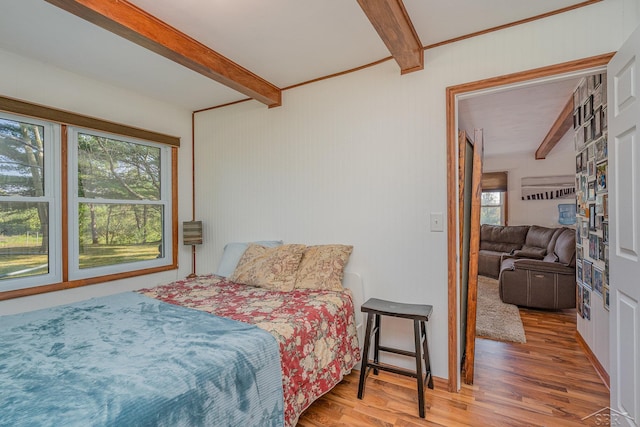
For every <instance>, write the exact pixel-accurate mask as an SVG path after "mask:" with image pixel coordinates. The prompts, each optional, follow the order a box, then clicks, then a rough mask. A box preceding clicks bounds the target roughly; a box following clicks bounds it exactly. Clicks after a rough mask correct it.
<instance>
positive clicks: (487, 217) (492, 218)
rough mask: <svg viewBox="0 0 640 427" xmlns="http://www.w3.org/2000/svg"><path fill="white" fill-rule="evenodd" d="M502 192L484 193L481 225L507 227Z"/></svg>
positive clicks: (503, 194)
mask: <svg viewBox="0 0 640 427" xmlns="http://www.w3.org/2000/svg"><path fill="white" fill-rule="evenodd" d="M504 197H505V193H504V192H502V191H483V192H482V199H481V208H480V224H492V225H505V215H504V203H503V200H504Z"/></svg>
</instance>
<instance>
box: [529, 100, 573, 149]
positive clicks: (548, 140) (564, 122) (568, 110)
mask: <svg viewBox="0 0 640 427" xmlns="http://www.w3.org/2000/svg"><path fill="white" fill-rule="evenodd" d="M572 126H573V95H572V96H571V97H569V101H567V104H566V105H565V106H564V108H563V109H562V111H561V112H560V115H559V116H558V118H557V119H556V121H555V122H553V125H552V126H551V129H550V130H549V133H547V136H545V137H544V139H543V140H542V143H541V144H540V146H539V147H538V149H537V150H536V160H542V159H545V158H546V157H547V155H548V154H549V153H550V152H551V150H553V148H554V147H555V146H556V144H558V142H559V141H560V140H561V139H562V137H563V136H564V135H565V134H566V133H567V131H568V130H569V128H571V127H572Z"/></svg>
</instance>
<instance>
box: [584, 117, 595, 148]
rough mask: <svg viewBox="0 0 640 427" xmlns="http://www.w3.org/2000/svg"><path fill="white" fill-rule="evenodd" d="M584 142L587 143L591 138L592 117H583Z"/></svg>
mask: <svg viewBox="0 0 640 427" xmlns="http://www.w3.org/2000/svg"><path fill="white" fill-rule="evenodd" d="M583 130H584V142H585V144H588V143H589V142H590V141H591V140H592V139H593V119H592V118H590V119H585V122H584V128H583Z"/></svg>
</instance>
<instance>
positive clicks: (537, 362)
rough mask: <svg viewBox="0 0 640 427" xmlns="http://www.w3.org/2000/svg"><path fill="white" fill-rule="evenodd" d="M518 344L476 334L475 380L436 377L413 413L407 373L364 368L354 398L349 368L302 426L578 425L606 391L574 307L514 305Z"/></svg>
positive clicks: (605, 399) (604, 403)
mask: <svg viewBox="0 0 640 427" xmlns="http://www.w3.org/2000/svg"><path fill="white" fill-rule="evenodd" d="M520 314H521V316H522V321H523V323H524V327H525V334H526V337H527V343H526V344H512V343H503V342H497V341H491V340H486V339H477V341H476V366H475V375H476V376H475V382H474V385H473V386H466V385H464V386H463V387H462V390H461V391H460V393H448V392H447V391H446V390H447V385H446V383H445V382H444V381H443V380H438V379H437V378H436V382H435V390H427V391H426V393H425V400H426V405H427V409H426V419H421V418H419V417H418V408H417V396H416V384H415V380H413V379H411V378H407V377H402V376H398V375H395V374H390V373H386V372H381V373H380V375H379V376H378V377H375V376H373V375H371V376H370V377H369V379H368V380H367V387H366V391H365V396H364V399H363V400H358V399H357V397H356V395H357V390H358V375H359V372H357V371H354V372H352V373H351V374H350V375H349V376H347V377H346V378H345V379H344V380H343V381H342V382H341V383H340V384H338V386H336V387H335V388H334V389H333V390H332V391H331V392H329V393H328V394H326V395H325V396H323V397H322V398H321V399H319V400H318V401H317V402H315V403H314V404H313V405H312V406H311V407H309V409H307V410H306V411H305V412H304V413H303V414H302V417H301V418H300V421H299V423H298V426H299V427H305V426H404V427H413V426H436V425H437V426H509V427H517V426H554V427H555V426H584V425H596V423H595V421H596V420H595V419H593V418H592V419H588V420H585V421H582V418H583V417H585V416H587V415H589V414H592V413H594V412H596V411H598V410H600V409H603V408H605V407H608V406H609V391H608V390H607V388H606V386H605V385H604V383H603V382H602V380H601V379H600V377H599V376H598V374H597V373H596V371H595V369H594V368H593V367H592V366H591V364H590V363H589V361H588V360H587V357H586V356H585V354H584V352H583V350H582V348H581V347H580V345H579V344H578V343H577V341H576V339H575V334H576V322H575V311H570V310H567V311H563V312H550V311H537V310H527V309H520Z"/></svg>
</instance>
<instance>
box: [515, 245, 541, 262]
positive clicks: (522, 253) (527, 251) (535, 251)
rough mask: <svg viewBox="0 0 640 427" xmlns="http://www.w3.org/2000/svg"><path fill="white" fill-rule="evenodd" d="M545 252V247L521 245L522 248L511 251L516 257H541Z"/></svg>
mask: <svg viewBox="0 0 640 427" xmlns="http://www.w3.org/2000/svg"><path fill="white" fill-rule="evenodd" d="M546 253H547V248H538V247H536V246H527V245H524V246H522V249H518V250H516V251H514V252H513V255H514V256H516V257H518V258H531V259H542V258H544V256H545V255H546Z"/></svg>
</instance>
